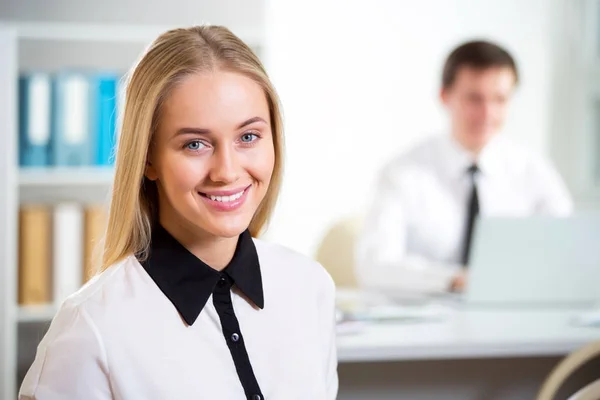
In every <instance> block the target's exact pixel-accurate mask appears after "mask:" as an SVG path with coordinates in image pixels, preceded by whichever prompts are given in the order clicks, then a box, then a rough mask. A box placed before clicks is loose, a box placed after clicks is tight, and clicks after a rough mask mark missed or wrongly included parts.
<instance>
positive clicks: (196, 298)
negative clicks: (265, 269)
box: [141, 225, 264, 325]
mask: <svg viewBox="0 0 600 400" xmlns="http://www.w3.org/2000/svg"><path fill="white" fill-rule="evenodd" d="M141 264H142V266H143V267H144V269H145V270H146V271H147V273H148V275H150V277H151V278H152V280H154V282H155V283H156V285H157V286H158V287H159V289H160V290H161V291H162V292H163V293H164V294H165V296H167V298H168V299H169V300H170V301H171V303H173V305H174V306H175V308H176V309H177V311H179V313H180V314H181V316H182V317H183V319H184V320H185V322H186V323H187V324H188V325H192V324H193V323H194V322H195V321H196V319H197V318H198V315H200V312H201V311H202V309H203V308H204V306H205V305H206V302H207V301H208V299H209V297H210V295H211V294H212V293H213V290H214V288H215V285H216V284H217V282H218V281H219V279H221V277H224V278H225V279H227V280H228V281H230V282H232V283H233V284H235V285H236V286H237V288H238V289H239V290H240V291H241V292H242V293H243V294H244V295H245V296H246V297H247V298H248V299H249V300H251V301H252V302H253V303H254V304H255V305H256V306H258V307H259V308H261V309H262V308H263V307H264V297H263V286H262V276H261V273H260V264H259V261H258V253H257V252H256V247H255V245H254V241H253V239H252V236H251V235H250V232H249V231H248V230H246V231H244V232H243V233H242V234H241V235H240V236H239V239H238V243H237V246H236V249H235V253H234V255H233V258H232V259H231V262H230V263H229V264H228V265H227V267H226V268H225V269H223V271H220V272H219V271H217V270H215V269H213V268H211V267H210V266H208V265H207V264H205V263H204V262H203V261H202V260H200V259H199V258H197V257H196V256H195V255H193V254H192V253H190V252H189V251H188V250H187V249H186V248H185V247H184V246H183V245H182V244H181V243H179V242H178V241H177V240H176V239H175V238H174V237H173V236H172V235H171V234H170V233H169V232H167V230H166V229H164V228H163V227H162V226H160V225H157V226H156V228H155V229H154V230H153V232H152V239H151V244H150V251H149V254H148V257H147V258H146V260H145V261H142V262H141Z"/></svg>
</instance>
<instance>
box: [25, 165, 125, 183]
mask: <svg viewBox="0 0 600 400" xmlns="http://www.w3.org/2000/svg"><path fill="white" fill-rule="evenodd" d="M113 173H114V170H113V168H111V167H49V168H46V167H31V168H28V167H24V168H21V169H20V171H19V186H21V187H24V186H73V187H81V186H98V185H101V186H109V185H110V184H111V183H112V179H113Z"/></svg>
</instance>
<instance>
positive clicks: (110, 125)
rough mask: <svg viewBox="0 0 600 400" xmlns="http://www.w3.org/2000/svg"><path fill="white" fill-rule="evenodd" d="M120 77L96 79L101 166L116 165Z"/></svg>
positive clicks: (95, 89) (112, 76) (98, 154)
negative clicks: (115, 152) (118, 86)
mask: <svg viewBox="0 0 600 400" xmlns="http://www.w3.org/2000/svg"><path fill="white" fill-rule="evenodd" d="M118 79H119V78H118V76H117V75H111V74H104V75H97V76H96V77H94V82H95V83H94V92H95V103H96V109H97V112H96V123H97V130H96V134H97V138H96V157H95V163H96V164H97V165H101V166H108V165H113V164H114V150H115V145H116V126H117V123H116V122H117V83H118Z"/></svg>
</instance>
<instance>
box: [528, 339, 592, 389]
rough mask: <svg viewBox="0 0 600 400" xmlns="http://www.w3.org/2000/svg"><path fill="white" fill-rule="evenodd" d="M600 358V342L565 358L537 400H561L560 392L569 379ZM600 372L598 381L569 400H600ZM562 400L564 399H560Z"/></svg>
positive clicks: (551, 375) (554, 370) (547, 380)
mask: <svg viewBox="0 0 600 400" xmlns="http://www.w3.org/2000/svg"><path fill="white" fill-rule="evenodd" d="M597 357H600V341H597V342H593V343H590V344H588V345H586V346H584V347H582V348H580V349H578V350H576V351H574V352H572V353H571V354H569V355H568V356H567V357H565V358H564V359H563V360H562V361H561V362H560V363H559V364H558V365H557V366H556V367H555V368H554V369H553V370H552V372H551V373H550V375H549V376H548V378H547V379H546V381H545V382H544V383H543V385H542V387H541V389H540V391H539V393H538V397H537V400H559V399H557V398H556V395H557V393H558V391H559V390H560V389H561V387H562V386H563V385H564V383H565V382H566V381H567V379H568V378H569V377H571V376H572V375H574V373H575V372H577V370H578V369H580V368H581V367H583V366H584V365H585V364H586V363H588V362H589V361H591V360H593V359H595V358H597ZM599 399H600V372H598V379H597V380H595V381H593V382H592V383H589V384H588V385H586V386H584V387H583V388H581V389H579V390H578V391H577V392H575V393H574V394H573V395H571V397H569V398H568V400H599ZM560 400H562V399H560Z"/></svg>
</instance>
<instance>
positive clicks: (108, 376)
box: [19, 228, 338, 400]
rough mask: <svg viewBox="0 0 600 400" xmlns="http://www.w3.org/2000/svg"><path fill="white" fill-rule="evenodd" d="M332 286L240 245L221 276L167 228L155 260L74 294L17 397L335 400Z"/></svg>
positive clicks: (123, 265) (292, 256)
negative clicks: (181, 243)
mask: <svg viewBox="0 0 600 400" xmlns="http://www.w3.org/2000/svg"><path fill="white" fill-rule="evenodd" d="M334 307H335V288H334V284H333V281H332V279H331V277H330V276H329V275H328V274H327V272H326V271H325V270H324V269H323V268H322V267H321V265H319V264H318V263H316V262H315V261H312V260H310V259H308V258H306V257H304V256H302V255H299V254H296V253H294V252H292V251H291V250H288V249H285V248H283V247H280V246H277V245H274V244H269V243H267V242H263V241H261V240H257V239H253V238H251V237H250V234H249V233H248V232H247V231H246V232H245V233H244V234H242V235H241V236H240V239H239V242H238V247H237V249H236V253H235V255H234V257H233V260H232V261H231V263H230V264H229V265H228V266H227V268H226V269H224V270H223V271H222V272H218V271H216V270H214V269H212V268H210V267H209V266H207V265H206V264H204V263H203V262H202V261H200V260H199V259H197V258H196V257H195V256H193V255H192V254H191V253H189V252H188V251H187V250H186V249H185V248H184V247H183V246H181V245H180V244H179V243H178V242H177V241H176V240H175V239H174V238H173V237H172V236H171V235H170V234H169V233H168V232H167V231H166V230H165V229H162V228H159V229H157V230H156V232H153V236H152V246H151V251H150V256H149V258H148V259H147V260H146V261H143V262H142V263H140V262H138V260H137V259H136V258H135V257H134V256H130V257H128V258H126V259H125V260H124V261H122V262H120V263H118V264H117V265H114V266H112V267H111V268H109V269H107V270H106V271H105V272H103V273H102V274H100V275H99V276H97V277H95V278H94V279H93V280H92V281H90V282H89V283H88V284H86V285H85V286H84V287H83V288H82V289H81V290H79V291H78V292H77V293H76V294H74V295H72V296H70V297H69V298H68V299H67V300H66V301H65V303H63V305H62V306H61V308H60V310H59V312H58V313H57V315H56V316H55V318H54V320H53V321H52V324H51V326H50V329H49V331H48V333H47V334H46V335H45V337H44V338H43V340H42V341H41V343H40V345H39V347H38V350H37V354H36V358H35V361H34V363H33V365H32V366H31V368H30V369H29V371H28V373H27V375H26V377H25V379H24V381H23V383H22V386H21V390H20V393H19V399H21V400H29V399H37V400H108V399H115V400H120V399H123V400H168V399H177V400H180V399H223V400H229V399H231V400H237V399H249V400H259V399H267V400H270V399H273V400H278V399H281V400H290V399H324V400H332V399H335V398H336V395H337V388H338V377H337V357H336V347H335V309H334Z"/></svg>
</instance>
